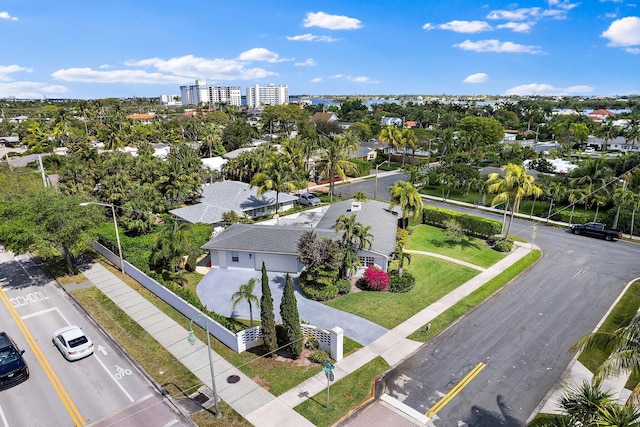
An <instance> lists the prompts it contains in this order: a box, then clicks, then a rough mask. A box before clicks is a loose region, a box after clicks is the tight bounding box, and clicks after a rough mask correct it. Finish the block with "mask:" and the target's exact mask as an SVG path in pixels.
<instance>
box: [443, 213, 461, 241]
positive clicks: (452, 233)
mask: <svg viewBox="0 0 640 427" xmlns="http://www.w3.org/2000/svg"><path fill="white" fill-rule="evenodd" d="M443 225H444V227H445V229H446V230H447V238H448V239H449V242H450V243H453V244H458V243H460V242H462V240H464V230H463V229H462V226H461V225H460V223H459V222H458V221H456V220H455V219H453V218H452V219H448V220H446V221H445V222H444V224H443Z"/></svg>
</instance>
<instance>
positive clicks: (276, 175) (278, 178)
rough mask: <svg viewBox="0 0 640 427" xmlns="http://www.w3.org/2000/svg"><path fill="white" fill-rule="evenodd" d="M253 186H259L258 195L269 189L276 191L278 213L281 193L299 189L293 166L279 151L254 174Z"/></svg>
mask: <svg viewBox="0 0 640 427" xmlns="http://www.w3.org/2000/svg"><path fill="white" fill-rule="evenodd" d="M251 187H258V196H262V195H263V194H264V193H266V192H267V191H269V190H273V191H275V192H276V214H277V213H278V208H279V196H280V193H282V192H286V191H295V190H296V189H297V186H296V184H295V177H294V176H293V171H292V169H291V167H290V166H289V164H288V163H287V161H286V159H285V158H284V156H282V155H280V154H277V153H273V154H272V155H271V156H270V157H269V158H268V159H267V161H266V162H265V163H264V166H263V168H262V170H261V171H260V172H259V173H257V174H256V175H254V177H253V179H251Z"/></svg>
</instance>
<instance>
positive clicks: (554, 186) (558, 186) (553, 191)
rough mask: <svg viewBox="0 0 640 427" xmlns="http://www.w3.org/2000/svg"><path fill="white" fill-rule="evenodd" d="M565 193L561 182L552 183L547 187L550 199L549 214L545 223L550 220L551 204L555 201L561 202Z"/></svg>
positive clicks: (565, 190)
mask: <svg viewBox="0 0 640 427" xmlns="http://www.w3.org/2000/svg"><path fill="white" fill-rule="evenodd" d="M566 192H567V188H566V187H565V186H564V184H562V183H561V182H558V181H554V182H552V183H551V184H550V185H549V189H548V190H547V194H548V195H549V198H550V199H551V202H550V203H549V213H548V214H547V222H549V219H551V210H552V209H553V202H554V201H556V200H561V199H562V198H563V197H564V195H565V194H566Z"/></svg>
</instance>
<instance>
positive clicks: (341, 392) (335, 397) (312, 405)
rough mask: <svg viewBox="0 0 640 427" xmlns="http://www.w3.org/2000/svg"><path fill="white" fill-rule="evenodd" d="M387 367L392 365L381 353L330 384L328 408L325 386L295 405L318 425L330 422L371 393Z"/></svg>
mask: <svg viewBox="0 0 640 427" xmlns="http://www.w3.org/2000/svg"><path fill="white" fill-rule="evenodd" d="M388 368H389V365H388V364H387V363H386V362H385V361H384V359H383V358H382V357H379V356H378V357H376V358H375V359H373V360H372V361H371V362H369V363H367V364H366V365H364V366H362V367H361V368H359V369H357V370H355V371H354V372H353V373H351V374H349V375H347V376H346V377H345V378H343V379H342V380H340V381H338V382H335V383H332V384H331V386H330V389H329V408H327V392H326V390H323V391H321V392H320V393H318V394H316V395H314V396H312V397H310V398H309V399H307V400H305V401H304V402H302V403H301V404H299V405H298V406H296V407H295V408H293V409H295V410H296V411H297V412H299V413H300V414H302V415H303V416H304V417H305V418H307V419H308V420H309V421H311V422H312V423H313V425H315V426H319V427H323V426H331V425H333V424H334V423H335V422H336V421H338V420H339V419H340V418H342V417H343V416H345V415H346V414H347V413H348V412H349V411H350V410H351V409H352V408H354V407H356V406H358V405H359V404H360V403H362V402H364V401H365V400H367V399H368V398H369V397H370V396H371V394H372V391H373V382H374V380H375V379H376V377H377V376H379V375H380V374H381V373H383V372H384V371H386V370H387V369H388Z"/></svg>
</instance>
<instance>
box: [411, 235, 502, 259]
mask: <svg viewBox="0 0 640 427" xmlns="http://www.w3.org/2000/svg"><path fill="white" fill-rule="evenodd" d="M406 249H410V250H416V251H426V252H434V253H437V254H440V255H446V256H449V257H452V258H456V259H459V260H461V261H466V262H468V263H471V264H474V265H477V266H479V267H489V266H491V265H493V264H495V263H496V262H498V261H500V260H501V259H502V258H504V257H505V254H503V253H501V252H497V251H494V250H493V249H491V248H490V247H489V245H487V243H486V242H485V241H484V240H481V239H477V238H475V237H469V236H467V237H466V238H465V240H464V241H463V242H462V243H458V244H452V243H449V242H448V241H447V234H446V230H443V229H442V228H438V227H432V226H430V225H419V226H417V227H414V229H413V233H411V235H410V236H409V239H408V240H407V244H406Z"/></svg>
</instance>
